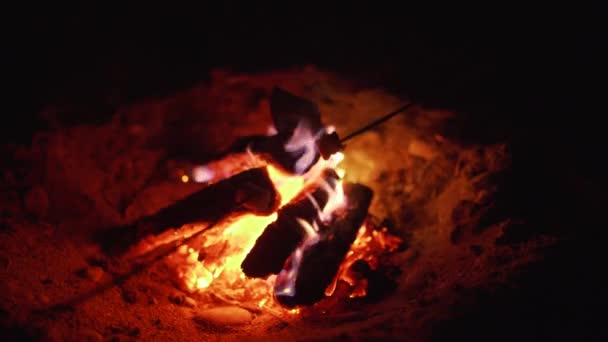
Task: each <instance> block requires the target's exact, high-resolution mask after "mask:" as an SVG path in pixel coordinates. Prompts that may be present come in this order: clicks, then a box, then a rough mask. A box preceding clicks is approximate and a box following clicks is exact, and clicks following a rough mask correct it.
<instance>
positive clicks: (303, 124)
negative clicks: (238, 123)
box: [189, 87, 343, 183]
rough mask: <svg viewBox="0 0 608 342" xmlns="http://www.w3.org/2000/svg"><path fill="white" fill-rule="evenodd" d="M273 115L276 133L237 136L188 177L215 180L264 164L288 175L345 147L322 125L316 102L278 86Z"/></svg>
mask: <svg viewBox="0 0 608 342" xmlns="http://www.w3.org/2000/svg"><path fill="white" fill-rule="evenodd" d="M270 114H271V116H272V121H273V124H274V129H275V130H276V133H275V134H273V135H267V136H263V135H255V136H249V137H243V138H240V139H238V140H237V141H236V142H234V143H233V144H232V145H231V146H230V147H229V148H228V149H227V150H226V151H224V152H222V153H220V154H219V155H218V156H216V157H215V158H213V159H212V160H211V161H209V162H207V163H206V164H205V165H201V166H198V167H195V168H194V169H192V170H191V172H190V175H189V178H191V179H193V180H194V181H195V182H198V183H207V182H210V183H212V182H215V181H218V180H221V179H226V178H229V177H231V176H232V175H234V174H235V173H238V172H242V171H244V170H246V169H248V168H251V167H260V166H263V165H265V164H272V165H275V166H277V167H279V168H280V169H282V170H283V171H285V172H287V173H289V174H304V173H306V172H307V171H308V170H310V168H311V167H312V166H313V165H315V164H316V163H317V161H318V160H319V158H320V157H323V158H324V159H325V160H327V159H328V158H329V157H330V156H331V155H332V154H334V153H336V152H339V151H340V150H341V149H342V147H343V146H342V144H341V143H340V139H339V137H338V135H337V134H336V133H335V132H334V131H333V129H329V128H326V127H324V126H323V124H322V122H321V113H320V111H319V109H318V107H317V105H316V104H315V103H314V102H311V101H309V100H307V99H304V98H301V97H298V96H295V95H293V94H291V93H289V92H287V91H285V90H282V89H280V88H277V87H275V88H274V89H273V91H272V94H271V96H270ZM227 165H229V166H230V167H227Z"/></svg>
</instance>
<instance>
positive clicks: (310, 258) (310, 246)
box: [275, 184, 373, 307]
mask: <svg viewBox="0 0 608 342" xmlns="http://www.w3.org/2000/svg"><path fill="white" fill-rule="evenodd" d="M344 191H345V194H346V197H347V198H348V206H347V208H345V209H344V212H343V213H342V215H340V216H338V217H337V218H336V219H335V220H334V221H333V222H332V223H331V224H330V225H329V226H327V227H325V228H323V227H322V228H321V229H320V232H319V234H318V235H317V236H313V237H309V239H308V240H307V241H304V242H303V243H302V244H301V245H300V246H299V247H298V248H297V249H296V251H295V252H294V253H293V254H292V255H291V256H290V258H289V260H288V261H287V263H286V267H285V268H284V269H283V271H281V273H280V274H279V275H278V277H277V281H276V285H275V295H276V298H277V300H278V301H279V302H280V303H281V304H283V305H285V306H289V307H293V306H297V305H310V304H313V303H315V302H317V301H319V300H320V299H322V298H323V296H324V293H325V289H326V288H327V287H328V285H329V284H330V283H331V282H332V280H333V279H334V277H335V276H336V274H337V272H338V269H339V267H340V264H341V263H342V260H343V259H344V257H345V255H346V253H347V252H348V250H349V248H350V246H351V244H352V243H353V241H354V240H355V238H356V236H357V231H358V230H359V227H361V225H362V224H363V221H364V220H365V218H366V216H367V210H368V208H369V205H370V203H371V200H372V197H373V192H372V190H371V189H370V188H368V187H366V186H364V185H360V184H346V185H345V186H344Z"/></svg>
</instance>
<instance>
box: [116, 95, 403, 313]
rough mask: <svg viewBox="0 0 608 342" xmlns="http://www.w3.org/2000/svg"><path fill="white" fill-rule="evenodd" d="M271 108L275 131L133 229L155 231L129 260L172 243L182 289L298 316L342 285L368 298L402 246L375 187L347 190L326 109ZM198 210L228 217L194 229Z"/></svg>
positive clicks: (236, 151) (209, 167)
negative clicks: (377, 215) (378, 206)
mask: <svg viewBox="0 0 608 342" xmlns="http://www.w3.org/2000/svg"><path fill="white" fill-rule="evenodd" d="M270 108H271V116H272V118H273V121H274V124H273V126H271V127H270V129H269V132H271V133H270V134H268V135H267V136H254V137H246V138H241V139H239V142H238V143H237V144H234V145H233V146H232V147H231V148H230V149H228V151H227V152H225V153H222V154H221V157H218V158H217V159H216V160H213V161H210V162H209V163H207V164H205V165H197V166H194V167H193V168H191V170H189V171H188V172H186V173H184V174H183V175H182V177H181V178H180V179H181V181H182V182H184V183H187V182H188V181H190V180H192V181H194V182H199V183H204V184H205V188H204V189H203V190H201V191H199V192H197V193H195V194H193V195H191V196H189V197H188V198H186V199H184V200H182V201H180V202H178V203H176V204H173V205H172V206H170V207H166V208H163V209H162V210H161V211H159V212H158V213H156V214H154V215H152V216H148V217H144V218H142V219H140V221H139V222H138V223H136V225H135V226H131V227H129V228H123V229H135V228H136V227H137V226H139V228H140V234H139V235H141V234H142V233H141V231H142V230H148V231H150V230H151V231H152V233H150V234H148V235H146V236H145V237H143V238H141V237H139V236H138V237H136V239H137V240H140V241H139V242H136V243H135V245H134V246H131V247H130V248H129V250H128V251H127V252H126V255H127V256H128V257H129V258H139V257H141V256H143V255H146V254H150V253H153V252H154V251H155V250H157V249H160V248H163V247H170V246H172V247H173V248H172V249H171V250H170V252H172V253H171V254H170V255H169V256H168V259H167V263H168V267H169V269H170V270H171V273H172V274H173V281H174V283H176V284H177V286H178V287H180V288H181V289H182V290H184V291H186V292H188V293H191V294H197V295H198V296H200V297H201V298H205V299H203V301H206V302H213V300H210V299H211V298H216V299H220V300H221V301H224V302H229V303H239V305H246V306H249V307H252V306H257V307H259V308H266V307H268V308H271V309H273V310H277V309H280V308H281V307H283V308H288V309H291V311H290V312H297V310H298V309H297V307H298V306H303V305H312V304H314V303H316V302H318V301H320V300H321V299H322V298H323V297H324V296H325V295H327V296H331V295H332V294H334V292H335V289H336V286H337V284H338V282H345V283H346V284H348V286H350V291H349V292H350V293H348V296H350V297H362V296H365V294H366V290H367V283H368V281H369V279H367V276H368V275H370V274H371V273H370V272H374V271H375V270H376V268H377V266H378V259H379V258H380V257H381V256H382V254H383V253H385V252H393V251H395V250H396V249H397V248H398V246H399V245H400V243H401V242H402V241H401V239H399V238H398V237H396V236H391V235H390V234H389V233H388V232H387V229H386V228H385V227H378V226H377V224H374V222H373V221H374V220H373V218H372V217H371V216H369V215H368V213H367V210H368V208H369V206H370V203H371V199H372V197H373V192H372V190H371V189H370V188H368V187H366V186H364V185H361V184H355V183H346V184H344V182H343V177H344V175H345V170H344V169H342V168H340V167H339V164H340V162H341V161H342V160H343V159H344V154H343V152H342V151H341V149H342V145H341V143H340V141H339V138H338V136H337V134H336V133H335V129H334V128H333V127H331V126H323V125H322V123H321V116H320V113H319V109H318V107H317V106H316V105H315V104H314V103H312V102H310V101H308V100H306V99H303V98H300V97H297V96H295V95H293V94H290V93H289V92H287V91H285V90H282V89H280V88H276V87H275V88H274V89H273V92H272V95H271V96H270ZM218 189H221V190H218ZM219 197H221V198H219ZM198 207H206V208H208V209H209V210H208V211H210V212H212V216H217V217H218V218H217V219H216V220H215V221H214V222H202V223H201V222H190V221H191V220H194V218H195V217H196V218H197V219H198V221H200V220H201V219H202V218H203V217H204V215H202V216H197V215H200V213H201V211H200V210H198V209H197V208H198ZM193 215H194V216H193ZM203 221H204V219H203ZM184 224H185V225H184ZM381 228H382V229H381ZM163 229H165V231H162V230H163ZM159 230H160V231H161V232H160V233H156V234H155V233H154V232H156V231H159ZM144 233H145V232H144ZM185 240H187V242H186V241H185ZM112 243H113V244H116V241H112ZM353 266H354V267H353Z"/></svg>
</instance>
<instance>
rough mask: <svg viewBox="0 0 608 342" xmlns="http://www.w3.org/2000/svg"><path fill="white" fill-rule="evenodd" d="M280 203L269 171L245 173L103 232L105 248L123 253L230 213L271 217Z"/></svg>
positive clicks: (108, 250) (257, 169)
mask: <svg viewBox="0 0 608 342" xmlns="http://www.w3.org/2000/svg"><path fill="white" fill-rule="evenodd" d="M279 202H280V199H279V195H278V193H277V192H276V190H275V188H274V185H273V184H272V181H271V180H270V178H269V176H268V171H267V170H266V168H256V169H251V170H248V171H245V172H242V173H240V174H238V175H236V176H233V177H231V178H229V179H226V180H223V181H221V182H218V183H216V184H213V185H210V186H208V187H206V188H204V189H202V190H200V191H198V192H195V193H193V194H191V195H190V196H188V197H186V198H184V199H182V200H179V201H177V202H176V203H174V204H171V205H170V206H168V207H165V208H163V209H161V210H160V211H158V212H156V213H155V214H153V215H149V216H145V217H142V218H140V219H139V220H137V221H136V222H135V223H133V224H130V225H127V226H120V227H116V228H113V229H112V230H111V231H104V232H102V236H101V237H100V238H101V245H102V248H103V249H104V250H105V251H106V252H109V253H114V254H116V253H118V254H120V253H122V252H124V251H125V250H126V249H127V248H129V247H130V246H131V245H133V244H134V243H136V242H138V241H139V240H140V239H141V238H142V237H143V236H144V235H150V234H158V233H160V232H162V231H164V230H167V229H169V228H179V227H181V226H183V225H185V224H189V223H196V222H212V221H216V220H218V219H220V218H221V217H224V216H226V215H228V214H231V213H239V212H250V213H253V214H256V215H264V216H265V215H270V214H271V213H273V212H274V211H275V210H276V209H277V207H278V205H279Z"/></svg>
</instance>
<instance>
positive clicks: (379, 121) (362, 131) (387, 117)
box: [340, 102, 412, 142]
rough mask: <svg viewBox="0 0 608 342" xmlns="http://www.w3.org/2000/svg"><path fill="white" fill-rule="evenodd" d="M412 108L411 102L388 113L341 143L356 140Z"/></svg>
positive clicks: (349, 135) (351, 134)
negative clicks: (358, 136) (360, 135)
mask: <svg viewBox="0 0 608 342" xmlns="http://www.w3.org/2000/svg"><path fill="white" fill-rule="evenodd" d="M411 106H412V102H409V103H407V104H405V105H403V106H401V107H399V108H398V109H395V110H394V111H392V112H390V113H388V114H386V115H384V116H382V117H380V118H378V119H376V120H374V121H372V122H370V123H368V124H367V125H365V126H363V127H361V128H359V129H358V130H356V131H354V132H352V133H350V134H348V135H346V136H345V137H344V138H342V139H340V142H345V141H347V140H350V139H351V138H354V137H356V136H357V135H359V134H361V133H364V132H366V131H368V130H370V129H372V128H374V127H376V126H378V125H380V124H382V123H383V122H385V121H387V120H389V119H391V118H392V117H394V116H396V115H397V114H399V113H401V112H403V111H405V110H406V109H408V108H409V107H411Z"/></svg>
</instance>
